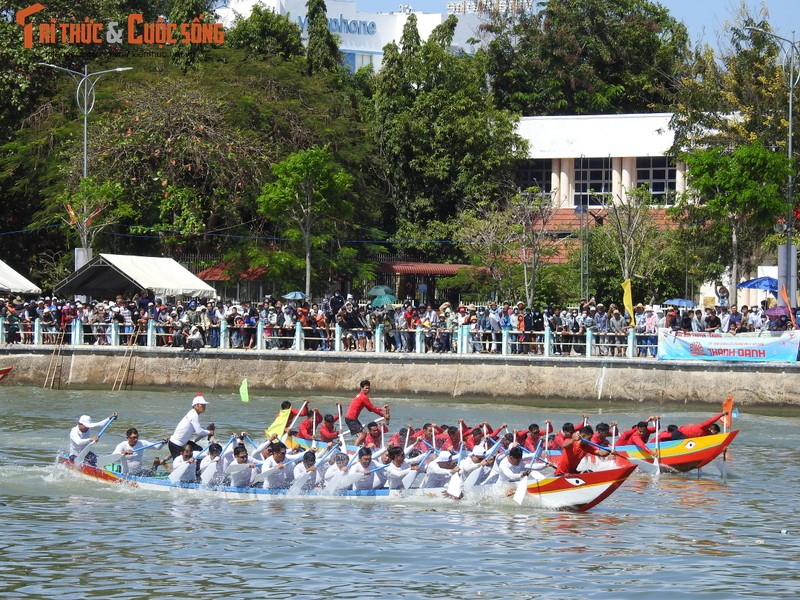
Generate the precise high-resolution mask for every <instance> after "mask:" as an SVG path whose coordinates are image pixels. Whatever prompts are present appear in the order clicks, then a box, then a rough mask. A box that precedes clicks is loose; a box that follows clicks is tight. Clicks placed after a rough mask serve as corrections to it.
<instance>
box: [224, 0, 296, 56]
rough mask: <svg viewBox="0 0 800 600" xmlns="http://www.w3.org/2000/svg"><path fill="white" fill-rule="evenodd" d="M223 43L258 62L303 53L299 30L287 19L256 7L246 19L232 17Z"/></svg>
mask: <svg viewBox="0 0 800 600" xmlns="http://www.w3.org/2000/svg"><path fill="white" fill-rule="evenodd" d="M225 43H226V45H228V46H230V47H231V48H240V49H241V50H242V51H243V52H244V53H245V55H246V56H248V57H250V58H255V59H259V60H264V59H268V58H276V57H277V58H282V59H286V58H290V57H292V56H302V55H303V53H304V48H303V41H302V39H301V36H300V28H299V27H298V26H297V24H296V23H294V22H292V21H291V20H290V19H289V17H288V16H286V15H279V14H277V13H275V12H274V11H272V10H269V9H268V8H264V7H263V6H261V5H259V4H256V5H255V6H254V7H253V11H252V12H251V13H250V16H249V17H247V18H243V17H242V16H241V15H239V14H237V15H236V21H235V22H234V24H233V27H232V28H231V30H230V31H228V32H226V34H225Z"/></svg>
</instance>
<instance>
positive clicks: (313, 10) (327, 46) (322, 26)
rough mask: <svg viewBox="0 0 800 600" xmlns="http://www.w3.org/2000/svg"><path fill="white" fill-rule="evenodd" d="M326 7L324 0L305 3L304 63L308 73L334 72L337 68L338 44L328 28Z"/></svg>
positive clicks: (310, 0)
mask: <svg viewBox="0 0 800 600" xmlns="http://www.w3.org/2000/svg"><path fill="white" fill-rule="evenodd" d="M327 13H328V8H327V7H326V6H325V0H308V2H307V3H306V23H307V25H306V27H307V31H308V49H307V51H306V63H307V67H308V74H309V75H313V74H315V73H334V72H336V71H337V70H338V69H339V65H340V64H341V59H340V57H339V45H338V44H337V43H336V39H335V38H334V37H333V35H332V34H331V32H330V30H329V29H328V14H327Z"/></svg>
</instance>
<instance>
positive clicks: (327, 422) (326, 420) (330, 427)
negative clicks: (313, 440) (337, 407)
mask: <svg viewBox="0 0 800 600" xmlns="http://www.w3.org/2000/svg"><path fill="white" fill-rule="evenodd" d="M338 420H339V415H325V416H324V417H323V418H322V425H320V426H319V439H320V440H322V441H323V442H325V443H326V444H327V443H329V442H332V441H334V440H335V439H336V438H338V437H339V430H338V429H336V427H335V426H334V424H335V423H336V421H338Z"/></svg>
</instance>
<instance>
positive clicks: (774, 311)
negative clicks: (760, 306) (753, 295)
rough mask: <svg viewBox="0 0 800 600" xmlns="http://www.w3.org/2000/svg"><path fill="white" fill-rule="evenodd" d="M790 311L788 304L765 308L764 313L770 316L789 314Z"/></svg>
mask: <svg viewBox="0 0 800 600" xmlns="http://www.w3.org/2000/svg"><path fill="white" fill-rule="evenodd" d="M790 312H791V311H790V310H789V307H788V306H773V307H772V308H768V309H767V310H765V311H764V314H765V315H767V316H768V317H781V316H783V315H788V314H789V313H790Z"/></svg>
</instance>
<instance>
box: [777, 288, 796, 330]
mask: <svg viewBox="0 0 800 600" xmlns="http://www.w3.org/2000/svg"><path fill="white" fill-rule="evenodd" d="M781 298H783V301H784V302H785V303H786V308H788V309H789V318H790V319H791V320H792V327H794V328H797V323H795V322H794V311H792V303H791V302H789V296H788V295H787V294H786V286H785V285H783V284H781Z"/></svg>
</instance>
